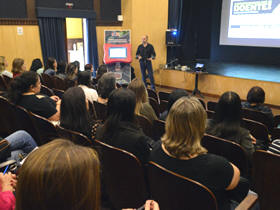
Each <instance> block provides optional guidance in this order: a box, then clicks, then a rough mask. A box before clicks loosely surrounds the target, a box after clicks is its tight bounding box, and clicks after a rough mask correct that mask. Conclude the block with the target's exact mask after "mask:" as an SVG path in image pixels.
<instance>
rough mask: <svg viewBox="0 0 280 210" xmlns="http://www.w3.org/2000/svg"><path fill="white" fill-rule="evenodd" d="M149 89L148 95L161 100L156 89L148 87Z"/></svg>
mask: <svg viewBox="0 0 280 210" xmlns="http://www.w3.org/2000/svg"><path fill="white" fill-rule="evenodd" d="M147 91H148V96H149V97H151V98H154V99H155V100H156V101H159V100H158V95H157V93H156V91H154V90H152V89H150V88H147Z"/></svg>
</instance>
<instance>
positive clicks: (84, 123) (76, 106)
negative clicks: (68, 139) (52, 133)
mask: <svg viewBox="0 0 280 210" xmlns="http://www.w3.org/2000/svg"><path fill="white" fill-rule="evenodd" d="M60 125H61V126H62V127H64V128H67V129H70V130H74V131H77V132H80V133H83V134H84V135H86V136H88V137H91V136H90V131H91V129H90V120H89V114H88V110H87V106H86V97H85V94H84V91H83V89H82V88H80V87H71V88H69V89H68V90H67V91H65V92H64V94H63V96H62V99H61V107H60Z"/></svg>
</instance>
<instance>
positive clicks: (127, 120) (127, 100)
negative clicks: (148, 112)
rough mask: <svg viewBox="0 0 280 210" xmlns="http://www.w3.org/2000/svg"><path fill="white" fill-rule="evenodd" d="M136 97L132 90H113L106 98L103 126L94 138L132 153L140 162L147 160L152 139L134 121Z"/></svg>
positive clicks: (98, 129)
mask: <svg viewBox="0 0 280 210" xmlns="http://www.w3.org/2000/svg"><path fill="white" fill-rule="evenodd" d="M135 105H136V97H135V94H134V92H133V91H131V90H129V89H126V88H120V89H116V90H114V91H113V92H112V93H111V94H110V96H109V100H108V113H107V114H108V116H107V119H106V121H105V124H104V126H100V127H98V128H97V131H96V139H97V140H101V141H102V142H104V143H106V144H109V145H112V146H115V147H118V148H120V149H123V150H126V151H128V152H131V153H132V154H134V155H135V156H136V157H137V158H139V160H140V161H141V162H142V163H145V162H147V160H148V158H149V155H150V145H152V144H153V140H152V139H150V138H149V137H147V136H145V134H144V133H143V132H142V131H141V130H140V128H139V127H138V126H137V125H136V124H135V123H134V120H135V115H134V109H135Z"/></svg>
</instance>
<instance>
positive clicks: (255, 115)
mask: <svg viewBox="0 0 280 210" xmlns="http://www.w3.org/2000/svg"><path fill="white" fill-rule="evenodd" d="M242 117H243V118H246V119H250V120H254V121H257V122H260V123H262V124H264V125H265V126H266V127H267V128H268V129H270V128H272V127H273V122H272V121H271V120H270V119H269V117H268V116H267V115H266V114H265V113H263V112H260V111H257V110H253V109H245V108H243V109H242Z"/></svg>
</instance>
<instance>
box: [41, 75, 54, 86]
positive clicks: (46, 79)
mask: <svg viewBox="0 0 280 210" xmlns="http://www.w3.org/2000/svg"><path fill="white" fill-rule="evenodd" d="M41 76H42V79H43V81H42V82H43V85H45V86H47V87H48V88H53V87H54V84H53V80H52V76H50V75H48V74H41Z"/></svg>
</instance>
